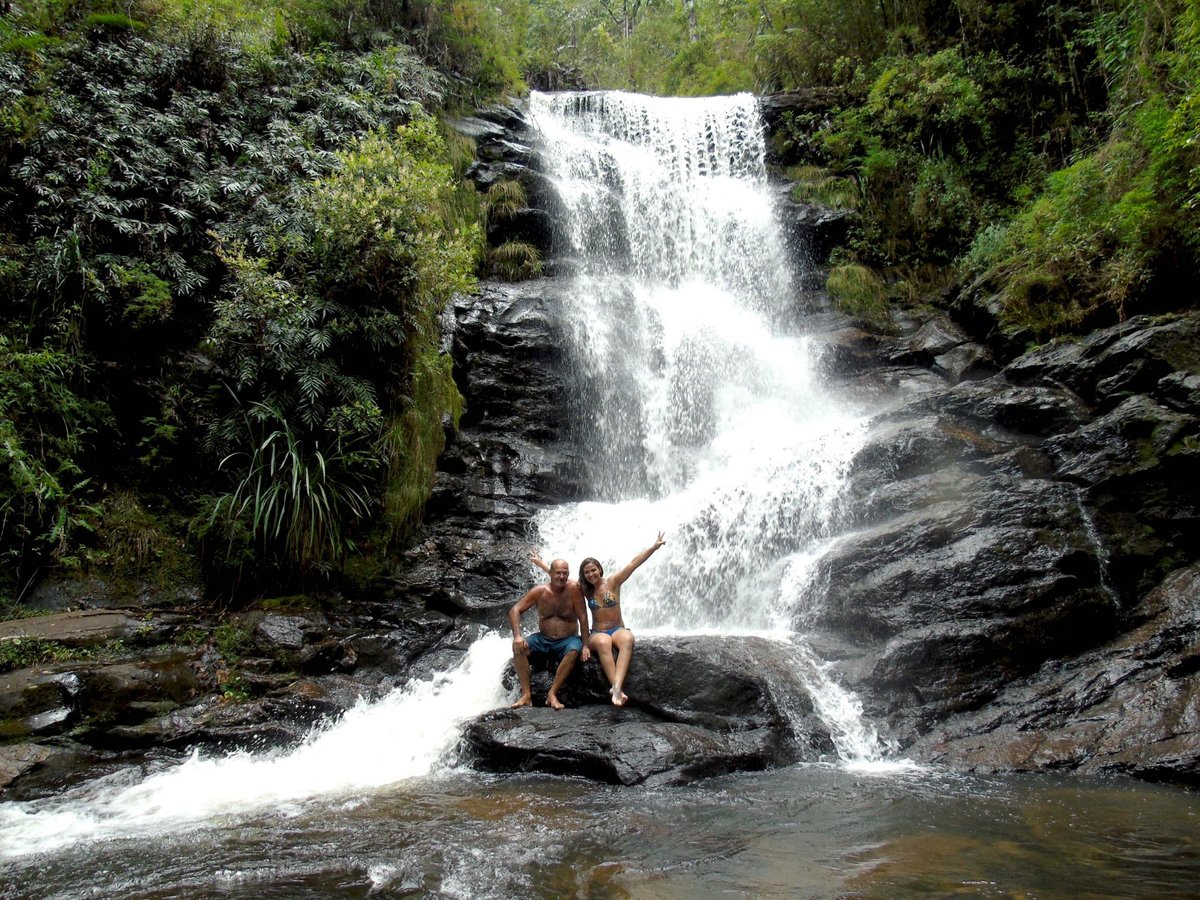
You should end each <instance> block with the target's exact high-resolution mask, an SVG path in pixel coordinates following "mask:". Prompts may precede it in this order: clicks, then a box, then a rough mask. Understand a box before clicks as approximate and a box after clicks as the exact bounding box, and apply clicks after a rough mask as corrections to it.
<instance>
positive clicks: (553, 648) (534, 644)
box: [525, 631, 583, 668]
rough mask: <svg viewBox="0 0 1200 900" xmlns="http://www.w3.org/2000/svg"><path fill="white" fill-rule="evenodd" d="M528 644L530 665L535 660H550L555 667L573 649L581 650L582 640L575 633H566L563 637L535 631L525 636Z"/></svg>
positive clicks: (577, 651)
mask: <svg viewBox="0 0 1200 900" xmlns="http://www.w3.org/2000/svg"><path fill="white" fill-rule="evenodd" d="M525 640H526V642H527V643H528V644H529V662H530V664H531V665H532V664H533V663H534V662H535V661H536V662H542V661H550V662H552V663H553V665H554V667H555V668H558V664H559V663H561V662H562V661H563V657H564V656H566V655H567V654H568V653H570V652H571V651H572V650H574V651H575V652H576V653H579V652H581V651H582V650H583V641H582V640H581V639H580V637H579V635H577V634H570V635H567V636H566V637H565V638H558V639H557V640H555V639H553V638H548V637H546V636H545V635H544V634H542V633H541V632H540V631H535V632H534V633H533V634H531V635H527V636H526V638H525Z"/></svg>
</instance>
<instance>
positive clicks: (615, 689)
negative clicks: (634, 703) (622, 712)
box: [609, 684, 629, 706]
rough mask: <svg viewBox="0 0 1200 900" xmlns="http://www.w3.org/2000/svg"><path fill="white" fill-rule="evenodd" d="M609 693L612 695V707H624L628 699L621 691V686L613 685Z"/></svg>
mask: <svg viewBox="0 0 1200 900" xmlns="http://www.w3.org/2000/svg"><path fill="white" fill-rule="evenodd" d="M609 693H610V694H612V703H613V706H624V705H625V702H626V701H627V700H628V699H629V696H628V695H627V694H626V693H625V692H624V691H623V690H621V686H620V685H619V684H614V685H613V686H612V690H611V691H609Z"/></svg>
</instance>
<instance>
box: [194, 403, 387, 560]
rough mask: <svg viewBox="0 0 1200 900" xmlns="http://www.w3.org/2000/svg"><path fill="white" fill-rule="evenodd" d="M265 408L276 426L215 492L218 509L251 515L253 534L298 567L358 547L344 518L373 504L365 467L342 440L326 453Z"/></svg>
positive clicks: (225, 514)
mask: <svg viewBox="0 0 1200 900" xmlns="http://www.w3.org/2000/svg"><path fill="white" fill-rule="evenodd" d="M268 415H272V416H273V417H275V418H276V419H277V422H278V425H279V427H277V428H276V429H275V430H273V431H271V432H270V433H269V434H268V435H267V436H266V437H265V438H263V440H262V442H261V443H260V444H259V445H258V446H256V447H255V448H254V450H253V451H252V452H251V454H250V455H249V459H248V461H247V462H246V465H245V466H244V471H245V474H244V475H243V477H242V479H241V481H239V482H238V483H237V485H236V486H235V487H234V489H233V491H232V492H231V493H229V494H226V495H224V496H222V497H221V498H219V499H218V501H217V503H216V505H215V507H214V510H213V515H214V516H215V517H221V518H226V519H230V520H246V519H248V520H249V523H250V525H249V527H250V530H251V532H252V533H253V534H255V535H256V536H258V537H259V538H261V539H262V540H263V541H264V543H265V544H267V546H268V547H270V548H272V549H278V550H279V551H280V552H281V553H282V554H283V556H284V557H285V558H286V559H288V560H290V561H294V562H295V563H297V564H298V565H300V566H301V567H307V566H309V565H312V564H313V563H322V562H326V561H329V560H337V559H338V558H340V557H341V555H342V554H343V553H344V552H345V551H346V550H347V549H352V548H353V543H351V542H350V541H349V540H347V538H346V536H345V530H346V527H347V525H348V524H351V523H353V522H354V521H357V520H358V519H361V518H363V517H364V516H366V515H367V513H368V511H369V504H368V501H367V491H366V486H365V485H364V484H363V471H362V470H363V468H364V466H363V465H362V463H361V461H360V460H359V459H358V457H357V456H356V455H355V454H354V453H346V452H344V451H343V450H342V448H341V446H340V445H338V444H335V445H334V446H333V447H332V448H330V449H328V450H326V451H324V452H322V451H321V449H320V448H319V446H316V445H315V442H314V444H313V445H309V444H306V443H304V442H302V441H301V440H299V439H298V438H297V437H296V435H295V434H294V433H293V432H292V429H291V427H290V426H289V425H288V423H287V422H286V421H284V420H282V418H281V417H279V416H278V414H277V413H276V412H275V411H268ZM268 421H269V420H268ZM238 455H240V454H235V455H233V456H230V457H227V458H226V460H225V462H230V461H233V460H236V459H237V457H238ZM222 465H223V466H224V463H222Z"/></svg>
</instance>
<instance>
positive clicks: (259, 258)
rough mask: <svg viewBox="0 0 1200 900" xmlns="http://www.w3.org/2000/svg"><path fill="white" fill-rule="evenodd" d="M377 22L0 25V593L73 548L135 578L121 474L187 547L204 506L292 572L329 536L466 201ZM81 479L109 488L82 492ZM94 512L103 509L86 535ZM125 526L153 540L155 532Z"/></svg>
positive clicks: (330, 540)
mask: <svg viewBox="0 0 1200 900" xmlns="http://www.w3.org/2000/svg"><path fill="white" fill-rule="evenodd" d="M466 8H467V7H466V6H465V5H464V6H463V9H466ZM422 9H425V10H426V11H429V10H430V9H431V7H422ZM409 11H410V12H411V10H409ZM92 13H95V15H91V14H92ZM346 13H348V14H349V15H344V14H346ZM393 13H395V15H393ZM393 13H385V12H381V11H373V10H372V9H371V8H369V7H367V6H365V5H361V6H360V5H359V4H357V3H350V4H345V3H341V2H336V3H335V2H325V0H317V2H312V3H307V4H305V3H298V4H292V5H288V6H287V7H279V8H276V7H275V6H274V5H267V4H263V5H261V6H254V5H253V4H245V3H240V2H239V3H232V2H229V3H225V2H206V3H201V4H198V5H197V4H192V3H191V2H181V3H172V2H167V3H166V4H165V5H164V6H161V7H156V8H155V9H154V10H150V9H149V8H145V7H143V8H138V10H136V12H135V11H133V10H132V8H122V9H121V10H120V13H119V14H118V13H117V12H116V11H110V10H109V9H107V8H98V9H95V10H92V9H87V8H84V7H81V8H78V9H76V10H75V12H67V11H64V10H51V9H50V8H49V7H37V6H35V7H28V8H25V9H23V10H22V11H21V12H20V16H21V19H20V21H21V22H22V26H21V27H22V28H24V29H25V32H28V33H25V32H16V31H14V32H12V33H9V32H7V31H6V32H5V33H3V34H0V40H3V41H4V43H5V45H6V47H7V48H8V51H9V52H6V53H4V54H0V151H3V152H5V153H6V154H7V155H8V162H9V165H8V166H7V167H6V168H5V170H4V171H5V174H4V176H3V177H0V205H3V207H4V208H5V209H6V211H12V212H13V213H14V214H13V215H11V216H7V219H6V225H5V226H4V228H3V229H2V230H0V246H3V247H4V251H5V252H4V253H3V255H2V259H0V288H2V289H3V290H4V291H5V293H6V296H7V297H8V298H10V301H11V302H10V303H8V304H7V306H6V307H5V309H4V310H3V311H2V312H0V326H2V331H0V339H2V340H3V344H2V345H0V347H2V349H0V356H2V357H3V359H2V360H0V362H3V364H4V365H3V371H2V372H0V399H2V400H3V403H4V416H3V417H0V441H2V443H0V447H2V449H3V456H2V458H0V466H2V469H0V479H2V481H3V483H4V484H6V485H7V484H8V483H10V482H11V485H12V487H11V488H10V489H9V490H7V491H6V492H5V493H3V494H2V495H0V504H2V506H0V513H2V515H0V554H2V555H3V559H4V560H5V563H6V565H5V567H4V569H3V572H4V575H3V578H4V581H5V583H6V588H7V587H8V583H9V582H11V584H12V585H14V586H13V587H12V588H11V589H12V590H13V591H16V590H17V589H18V587H16V585H18V583H19V584H20V585H24V584H25V582H26V581H28V579H29V577H30V576H31V575H32V574H34V572H36V570H37V567H38V566H39V565H43V564H46V563H52V564H59V565H64V564H69V563H72V562H75V561H77V560H79V559H80V558H87V559H89V560H91V561H92V562H93V563H96V564H108V563H110V562H111V563H112V564H113V565H114V566H116V567H118V568H122V569H128V570H132V571H135V572H136V571H137V570H139V569H141V568H142V567H143V566H144V565H145V561H146V558H147V551H146V548H145V547H143V546H142V544H143V543H144V542H143V538H145V537H146V534H149V532H148V531H147V532H141V531H139V527H140V526H138V523H137V522H134V521H133V520H134V519H137V518H138V516H137V515H133V513H132V512H131V510H133V509H134V507H132V506H126V505H124V501H122V500H120V499H119V498H120V497H122V496H130V497H132V496H134V495H135V494H138V492H139V491H140V490H141V488H140V485H147V484H155V485H156V488H155V490H156V491H159V490H161V491H162V492H163V494H165V495H166V498H167V501H168V502H174V503H179V504H184V505H191V504H195V505H196V506H199V507H202V511H201V512H200V514H199V515H198V516H197V520H198V521H199V522H200V523H202V524H201V525H200V527H198V528H197V529H196V531H195V532H194V534H195V536H196V537H198V538H199V539H200V540H201V541H203V540H205V538H204V535H205V533H206V532H207V531H208V530H211V527H212V526H211V524H210V523H212V521H213V515H212V513H213V507H214V505H216V504H217V503H218V501H219V500H220V498H221V497H222V496H223V497H224V498H225V500H224V503H223V505H222V506H221V509H222V515H220V516H218V517H217V518H218V519H219V520H220V521H219V525H220V528H219V530H220V531H221V532H222V535H221V537H222V542H223V543H224V544H225V545H226V546H228V547H231V548H233V549H232V550H231V552H232V553H233V555H234V556H236V557H237V559H238V561H239V563H238V567H239V568H240V567H241V566H242V565H243V564H246V563H248V562H252V560H251V559H250V557H249V556H248V555H247V554H249V552H250V549H249V548H251V547H253V546H255V545H257V546H260V547H261V546H263V545H264V543H265V544H266V545H267V546H268V547H269V549H270V553H269V554H268V558H269V557H271V556H274V555H276V554H278V555H279V557H280V558H281V559H282V558H284V557H286V556H288V555H289V554H298V555H299V556H300V557H302V558H303V559H304V560H305V563H306V564H308V563H312V564H313V565H316V566H323V565H325V564H326V563H327V562H328V561H329V560H330V559H331V558H333V557H336V556H337V555H338V553H339V552H340V551H339V550H338V548H339V547H340V548H344V547H346V546H348V540H349V538H348V537H347V532H346V528H347V527H349V526H352V525H353V524H354V522H355V521H357V519H358V518H359V517H360V516H361V515H362V513H363V510H364V509H366V504H365V501H364V500H363V498H364V497H365V496H366V493H367V491H368V490H369V489H370V486H373V485H377V484H379V483H380V482H382V480H383V479H384V477H385V475H388V473H389V471H390V470H389V464H388V461H387V458H388V454H387V452H385V450H384V448H383V442H384V435H385V433H386V432H387V431H388V430H389V429H390V428H391V427H392V424H393V423H394V422H395V421H397V420H400V419H402V418H403V416H405V415H406V414H407V411H408V406H409V404H410V403H411V398H412V396H413V391H412V389H411V387H412V380H413V375H412V374H411V373H412V371H413V370H414V368H415V361H416V360H417V359H418V357H420V356H421V355H422V354H424V353H425V351H426V349H427V348H428V347H429V346H436V344H437V340H438V335H437V316H438V314H439V313H440V311H441V309H442V307H443V306H444V304H445V301H446V299H447V297H449V296H450V294H451V293H452V292H453V291H455V290H459V289H466V288H468V287H469V286H470V283H471V278H470V272H471V270H472V269H473V268H474V265H475V261H476V258H477V256H478V254H479V253H480V243H481V242H480V238H479V226H478V218H479V207H478V202H477V201H476V199H475V197H474V195H473V192H472V191H470V190H469V189H465V188H463V187H461V186H460V185H459V184H457V183H456V182H455V181H454V179H453V177H452V174H451V170H450V168H449V166H448V165H447V164H446V157H447V155H448V151H447V149H446V147H445V146H444V144H443V143H442V141H441V139H440V138H439V137H438V135H437V127H436V125H435V123H434V120H433V119H432V118H430V117H429V116H427V115H426V114H424V112H423V108H424V107H426V106H429V107H432V106H436V105H437V104H438V103H440V102H442V101H443V99H444V98H445V96H446V94H447V91H446V90H445V88H446V85H447V83H448V82H447V80H446V79H445V78H444V77H443V76H442V75H440V74H439V73H438V72H436V71H434V70H433V69H431V68H430V67H429V66H428V65H427V64H426V63H425V62H423V61H421V59H420V58H419V57H418V56H417V55H416V54H415V53H414V52H413V51H412V50H411V49H409V48H408V47H406V46H405V45H403V44H402V43H399V42H395V41H393V40H392V39H391V37H390V36H389V34H388V33H387V29H388V28H401V27H406V26H405V22H407V20H406V19H405V16H406V15H408V13H401V12H400V11H399V10H393ZM135 14H136V15H138V16H139V17H141V18H144V19H146V20H147V21H148V22H149V27H148V28H146V29H140V28H137V27H133V26H134V23H133V22H132V19H127V18H125V17H126V16H133V15H135ZM443 14H445V15H447V16H448V15H449V14H450V11H449V10H440V11H438V12H437V14H436V16H435V17H434V18H436V20H437V22H438V23H440V24H438V26H437V27H439V28H442V29H444V30H445V29H449V30H453V28H454V27H455V26H454V25H453V23H452V22H450V20H449V19H448V18H444V17H443ZM89 15H91V18H88V17H89ZM454 15H458V13H454ZM306 16H311V20H310V21H308V24H304V22H303V21H302V20H305V17H306ZM389 16H391V17H390V18H389ZM38 17H40V18H38ZM431 21H432V20H431ZM347 22H353V23H354V26H353V29H352V31H353V33H351V29H347V28H346V25H347ZM322 23H324V24H322ZM4 24H5V25H6V23H4ZM326 25H328V26H329V30H328V31H322V30H321V29H322V28H325V26H326ZM310 26H311V27H310ZM6 27H7V25H6ZM36 28H54V29H57V30H58V32H57V36H55V37H54V38H53V39H52V38H51V37H50V36H48V35H46V34H44V33H42V34H41V37H38V36H37V35H35V34H33V33H32V32H33V31H34V30H35V29H36ZM72 29H78V31H75V32H73V31H72ZM339 29H340V33H339ZM381 29H382V30H381ZM318 33H321V34H325V35H326V36H327V37H329V38H330V39H331V42H330V43H327V44H324V45H320V46H318V42H317V41H316V39H315V37H314V36H315V35H317V34H318ZM447 33H448V32H447ZM84 35H86V37H84ZM59 36H61V39H60V38H59ZM43 38H45V39H43ZM427 46H433V44H432V43H430V44H428V45H427ZM455 90H456V91H457V90H458V88H455ZM460 155H461V154H460ZM460 164H461V162H460ZM101 367H102V370H103V372H104V378H102V379H100V378H94V377H89V373H90V372H93V371H96V370H98V369H100V368H101ZM444 368H445V367H444V366H443V367H442V368H441V369H439V370H438V371H439V372H442V371H444ZM447 384H448V385H449V386H450V387H451V388H452V382H449V381H448V376H447ZM443 387H445V385H443ZM442 393H443V394H444V393H447V392H446V391H443V392H442ZM436 394H437V392H433V391H429V390H426V391H425V392H424V394H423V395H422V396H434V395H436ZM454 397H455V401H456V402H457V394H456V392H455V393H454ZM110 401H111V402H112V404H113V407H114V409H115V410H116V414H115V415H110V414H109V413H108V412H107V410H108V403H109V402H110ZM452 406H453V404H444V405H443V406H442V407H441V408H440V410H439V411H436V412H434V413H431V415H433V416H434V418H437V419H439V421H440V416H441V415H442V412H443V411H444V410H447V409H450V408H451V407H452ZM268 410H269V411H270V412H269V413H268V412H266V411H268ZM116 448H121V449H120V450H118V451H117V452H113V451H114V449H116ZM129 448H133V449H134V450H135V452H133V453H128V452H127V450H128V449H129ZM93 451H98V452H93ZM272 454H274V455H273V456H272ZM222 459H227V462H226V463H225V464H224V469H221V468H219V463H220V461H221V460H222ZM272 460H273V462H272ZM272 465H274V467H275V471H276V472H277V474H280V475H281V477H283V476H286V477H287V478H289V479H290V478H291V476H292V474H296V475H297V478H299V477H300V476H301V475H303V476H306V477H305V480H304V484H305V487H306V490H308V489H310V488H311V491H310V492H309V493H308V494H307V495H306V497H299V495H297V494H296V493H295V492H291V493H289V494H287V496H285V493H286V492H280V493H278V494H277V495H273V496H269V495H268V494H264V493H262V492H261V491H259V492H258V493H256V497H257V498H258V506H259V512H260V515H259V516H258V518H257V522H258V526H257V528H256V531H257V533H256V534H253V535H252V534H250V533H248V532H247V529H248V528H250V526H251V525H253V524H254V523H255V521H256V519H255V516H254V514H253V511H252V507H249V506H245V505H244V501H245V500H246V496H247V495H246V491H247V490H250V485H252V484H255V483H257V482H261V480H262V477H264V476H263V473H264V472H270V471H271V470H272ZM388 477H390V476H388ZM420 477H421V478H422V479H424V480H425V481H428V474H427V473H426V472H425V471H424V470H422V474H421V476H420ZM298 483H299V482H298V481H297V484H298ZM289 484H290V482H289ZM100 485H106V486H121V487H123V488H125V489H126V490H130V491H132V493H129V494H128V495H126V494H123V493H118V495H117V499H114V501H113V502H112V503H106V504H103V505H102V504H100V503H99V497H100V491H99V490H98V487H99V486H100ZM255 490H256V491H257V488H255ZM239 491H241V493H239ZM322 491H324V492H325V493H324V495H322V493H321V492H322ZM355 497H357V498H358V499H357V500H356V499H354V498H355ZM206 498H207V499H206ZM264 498H265V499H264ZM235 500H236V502H234V501H235ZM271 503H273V504H274V505H273V506H271ZM305 503H307V504H308V505H307V506H306V505H305ZM314 504H315V505H314ZM322 504H323V505H322ZM268 509H269V510H270V514H264V513H263V510H268ZM306 509H307V510H308V511H307V512H305V510H306ZM102 510H103V511H104V512H103V516H104V518H105V520H106V523H109V524H111V523H117V524H116V526H115V527H114V528H113V529H111V530H108V529H106V530H105V531H104V532H102V533H100V534H98V535H96V536H95V537H89V535H90V533H91V532H90V529H92V528H95V527H96V525H97V523H98V521H99V520H100V519H101V511H102ZM238 510H241V511H244V512H245V514H246V521H245V522H240V521H232V520H230V515H231V514H232V513H234V512H235V511H238ZM281 511H282V512H281ZM314 511H316V512H314ZM142 513H144V514H145V515H147V516H149V513H146V512H145V510H144V508H143V509H142ZM126 514H128V515H126ZM318 514H319V516H318ZM113 516H115V518H113ZM281 516H282V518H280V517H281ZM122 517H124V519H128V521H124V519H123V518H122ZM321 517H323V520H322V518H321ZM338 517H340V519H339V520H338V521H336V522H335V521H333V519H334V518H338ZM284 520H286V521H284ZM170 521H171V522H172V523H175V522H176V521H177V519H176V518H171V519H170ZM122 523H123V524H122ZM142 524H146V523H142ZM146 527H147V528H150V529H151V530H156V533H157V535H158V537H156V538H155V541H156V543H155V545H154V546H155V548H171V549H172V551H173V550H174V549H175V542H177V541H178V540H179V538H180V537H181V535H179V534H176V533H175V532H174V530H173V529H176V528H177V526H176V525H174V524H172V525H171V526H170V527H166V526H164V527H162V528H159V527H157V526H151V525H148V524H147V525H146ZM300 535H306V536H307V537H304V538H301V537H300ZM160 538H161V539H160ZM81 541H83V542H87V543H92V544H94V546H91V547H87V548H85V549H84V550H81V548H80V546H79V545H80V542H81ZM215 543H217V542H215V541H212V542H208V545H211V544H215ZM318 547H323V548H324V549H321V550H318V549H317V548H318ZM148 553H149V558H150V559H151V561H156V562H158V563H159V564H161V562H162V559H161V558H160V556H159V549H151V550H149V551H148Z"/></svg>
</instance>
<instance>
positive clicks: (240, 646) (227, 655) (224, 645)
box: [211, 622, 254, 663]
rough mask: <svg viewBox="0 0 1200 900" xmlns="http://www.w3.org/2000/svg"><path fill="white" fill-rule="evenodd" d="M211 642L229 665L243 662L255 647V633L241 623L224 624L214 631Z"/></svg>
mask: <svg viewBox="0 0 1200 900" xmlns="http://www.w3.org/2000/svg"><path fill="white" fill-rule="evenodd" d="M211 640H212V644H213V647H214V648H215V649H216V651H217V652H218V653H220V654H221V657H222V658H223V659H224V660H225V661H226V662H227V663H238V662H241V659H242V657H243V656H244V655H245V654H247V653H249V652H250V650H251V649H253V647H254V633H253V632H252V631H251V630H250V629H249V628H248V627H247V626H245V625H243V624H242V623H240V622H222V623H221V624H220V625H218V626H217V627H216V628H214V629H213V630H212V635H211Z"/></svg>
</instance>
